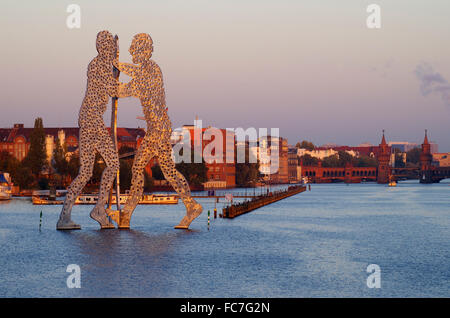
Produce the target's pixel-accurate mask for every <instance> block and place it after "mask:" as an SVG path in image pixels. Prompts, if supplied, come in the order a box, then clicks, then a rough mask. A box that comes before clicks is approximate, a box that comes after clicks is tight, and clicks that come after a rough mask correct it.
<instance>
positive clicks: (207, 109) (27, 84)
mask: <svg viewBox="0 0 450 318" xmlns="http://www.w3.org/2000/svg"><path fill="white" fill-rule="evenodd" d="M70 3H73V2H71V1H60V2H54V1H39V2H26V5H25V4H23V3H20V4H19V3H18V2H17V1H8V0H7V1H5V2H4V3H3V6H2V12H3V19H2V20H1V21H0V30H1V31H0V35H1V40H2V53H1V54H2V59H1V62H0V66H1V68H2V73H3V74H2V75H3V76H2V78H1V80H0V81H1V86H2V99H1V105H2V106H1V110H2V116H0V127H12V125H13V124H14V123H23V124H24V125H25V126H26V127H32V126H33V123H34V119H35V118H36V117H42V118H43V120H44V125H45V126H46V127H63V126H67V127H75V126H77V123H78V112H79V108H80V106H81V101H82V99H83V96H84V91H85V86H86V68H87V64H88V63H89V61H90V60H91V59H92V57H94V56H95V55H96V50H95V36H96V34H97V32H99V31H101V30H104V29H107V30H109V31H111V32H112V33H113V34H118V36H119V41H120V60H122V61H124V62H131V58H130V56H129V53H128V47H129V45H130V42H131V39H132V37H133V35H134V34H136V33H140V32H146V33H149V34H150V35H151V36H152V38H153V41H154V55H153V59H154V60H155V61H156V62H157V63H158V64H159V65H160V66H161V68H162V71H163V75H164V81H165V85H166V95H167V105H168V108H169V115H170V117H171V120H172V124H173V127H174V128H176V127H181V126H182V125H183V124H190V123H193V121H194V119H195V117H196V116H198V117H199V118H200V119H202V120H203V122H204V124H205V125H211V126H215V127H218V128H228V127H230V128H236V127H243V128H248V127H257V128H259V127H263V128H268V129H270V128H279V129H280V135H281V136H283V137H285V138H287V139H288V141H289V143H290V144H292V145H295V143H296V142H297V141H302V140H309V141H311V142H313V143H314V144H316V145H323V144H326V143H336V144H341V145H359V144H362V143H365V142H370V143H372V144H374V145H378V143H379V142H380V140H381V134H382V129H385V133H386V139H387V140H388V141H408V142H412V143H417V144H419V145H420V144H421V143H422V141H423V136H424V130H425V129H428V137H429V140H430V141H433V142H435V143H437V144H438V145H439V152H448V151H450V138H449V136H450V125H449V124H448V122H449V119H450V102H449V101H450V98H449V96H450V93H449V92H450V85H449V84H448V80H449V79H450V44H449V43H448V41H446V40H447V39H448V38H450V21H449V20H448V16H449V13H450V3H449V2H448V1H445V0H436V1H433V5H432V6H431V5H430V4H429V3H427V2H426V1H420V0H413V1H406V0H398V1H395V2H394V1H386V0H383V1H382V0H380V1H359V0H349V1H345V3H342V2H337V1H332V0H322V1H303V2H300V1H292V0H281V1H250V0H249V1H237V0H228V1H206V0H204V1H203V0H202V1H200V0H192V1H181V0H177V1H152V2H140V1H132V0H131V1H128V2H126V3H125V2H123V1H95V2H93V1H76V3H77V4H78V5H79V6H80V8H81V28H80V29H68V28H67V27H66V18H67V16H68V15H69V14H68V13H67V12H66V8H67V6H68V5H69V4H70ZM371 3H377V4H379V5H380V7H381V17H382V20H381V21H382V23H381V29H368V28H367V26H366V18H367V16H368V13H367V12H366V8H367V6H368V5H369V4H371ZM120 80H121V81H124V82H126V81H128V80H129V79H128V78H127V77H126V76H121V77H120ZM109 116H110V112H109V110H107V111H106V113H105V116H104V118H105V122H106V123H107V124H108V123H109V122H110V119H109ZM138 116H142V110H141V107H140V103H139V101H138V100H136V99H132V98H128V99H124V100H119V114H118V124H119V126H121V127H138V126H140V127H143V126H145V122H143V121H140V120H138V119H136V117H138Z"/></svg>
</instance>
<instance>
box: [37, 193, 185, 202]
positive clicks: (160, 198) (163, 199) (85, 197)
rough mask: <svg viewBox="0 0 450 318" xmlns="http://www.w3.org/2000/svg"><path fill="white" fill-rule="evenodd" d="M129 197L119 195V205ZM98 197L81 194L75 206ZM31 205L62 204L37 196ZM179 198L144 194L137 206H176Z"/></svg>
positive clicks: (113, 200) (113, 198) (95, 200)
mask: <svg viewBox="0 0 450 318" xmlns="http://www.w3.org/2000/svg"><path fill="white" fill-rule="evenodd" d="M128 197H129V195H128V194H121V195H120V204H121V205H123V204H125V203H126V202H127V199H128ZM97 199H98V196H97V195H96V194H82V195H80V196H78V198H77V199H76V200H75V204H96V203H97ZM32 200H33V204H35V205H52V204H63V203H64V201H63V200H48V199H45V198H42V197H39V196H33V197H32ZM178 200H179V196H178V195H176V194H173V195H170V194H169V195H168V194H144V195H143V196H142V198H141V200H140V201H139V204H178ZM111 204H116V196H115V195H113V196H112V199H111Z"/></svg>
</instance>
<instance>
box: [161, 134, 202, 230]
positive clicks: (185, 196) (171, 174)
mask: <svg viewBox="0 0 450 318" xmlns="http://www.w3.org/2000/svg"><path fill="white" fill-rule="evenodd" d="M154 151H155V152H156V156H157V158H158V162H159V166H160V167H161V171H162V172H163V174H164V177H165V179H166V180H167V181H169V183H170V184H171V185H172V187H173V188H174V189H175V191H176V192H177V193H178V195H179V196H180V198H181V200H182V201H183V203H184V205H185V207H186V215H185V216H184V217H183V219H182V220H181V222H180V223H179V224H178V225H177V226H175V228H176V229H188V228H189V225H190V224H191V223H192V221H194V219H195V218H197V217H198V216H199V215H200V214H201V213H202V211H203V207H202V206H201V205H200V204H199V203H197V202H196V201H195V200H194V199H193V198H192V197H191V190H190V189H189V184H188V182H187V181H186V179H185V178H184V176H183V175H182V174H181V173H180V172H179V171H178V170H177V169H176V168H175V163H174V161H173V159H172V147H171V145H170V142H169V140H162V141H161V142H159V143H158V144H157V146H156V147H155V148H154Z"/></svg>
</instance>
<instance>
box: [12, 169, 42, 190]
mask: <svg viewBox="0 0 450 318" xmlns="http://www.w3.org/2000/svg"><path fill="white" fill-rule="evenodd" d="M11 176H12V181H13V182H14V184H15V185H18V186H19V187H20V188H21V189H30V188H32V187H33V183H34V182H35V180H36V179H35V177H34V176H33V172H32V171H31V168H30V167H27V166H25V165H24V164H22V163H21V164H20V165H19V166H18V167H17V169H15V170H14V171H13V172H12V175H11Z"/></svg>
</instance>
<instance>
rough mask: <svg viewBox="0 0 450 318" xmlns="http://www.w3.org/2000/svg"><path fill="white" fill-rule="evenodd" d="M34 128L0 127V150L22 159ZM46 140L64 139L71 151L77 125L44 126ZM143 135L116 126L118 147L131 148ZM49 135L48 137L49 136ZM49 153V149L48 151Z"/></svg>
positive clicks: (139, 130)
mask: <svg viewBox="0 0 450 318" xmlns="http://www.w3.org/2000/svg"><path fill="white" fill-rule="evenodd" d="M33 129H34V128H25V127H24V125H23V124H14V126H13V128H0V151H8V152H9V153H10V154H11V155H13V156H14V157H15V158H16V159H18V160H20V161H21V160H23V159H24V158H25V157H26V155H27V154H28V151H29V150H30V135H31V133H32V131H33ZM44 131H45V135H46V137H47V139H46V144H47V148H48V143H47V141H48V140H52V141H53V142H56V139H57V138H59V139H60V140H61V139H64V140H63V142H65V143H66V145H67V148H68V151H70V152H73V151H76V149H77V148H78V138H79V128H78V127H48V128H44ZM144 135H145V130H144V129H142V128H118V129H117V140H118V144H119V148H120V147H122V146H127V147H130V148H133V149H136V147H137V140H138V139H139V138H142V137H143V136H144ZM49 137H50V138H49ZM50 153H51V151H50Z"/></svg>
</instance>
